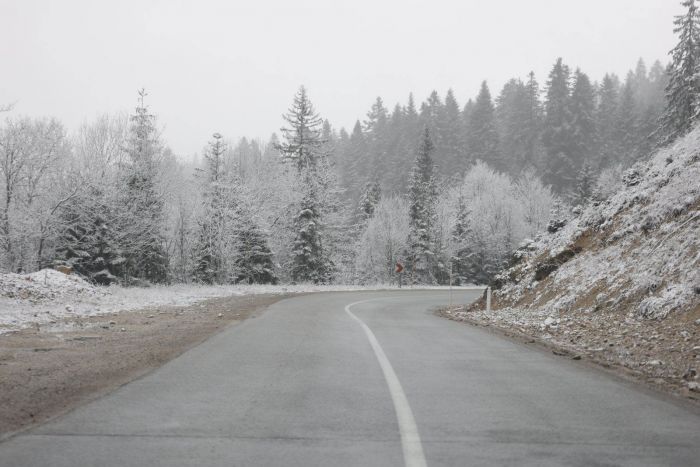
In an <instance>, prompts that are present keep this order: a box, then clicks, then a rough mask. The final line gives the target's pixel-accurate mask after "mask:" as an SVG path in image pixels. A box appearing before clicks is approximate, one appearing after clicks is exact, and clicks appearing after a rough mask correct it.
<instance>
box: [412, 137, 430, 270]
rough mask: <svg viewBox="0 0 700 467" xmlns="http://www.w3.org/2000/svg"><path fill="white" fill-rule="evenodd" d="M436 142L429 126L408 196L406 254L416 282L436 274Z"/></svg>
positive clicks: (417, 156) (417, 159) (420, 147)
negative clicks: (434, 158) (434, 151)
mask: <svg viewBox="0 0 700 467" xmlns="http://www.w3.org/2000/svg"><path fill="white" fill-rule="evenodd" d="M433 148H434V146H433V142H432V140H431V139H430V130H429V129H428V128H427V127H426V128H425V130H424V132H423V138H422V140H421V143H420V146H419V147H418V152H417V154H416V161H415V165H414V167H413V170H412V172H411V180H410V188H409V192H408V199H409V234H408V248H409V251H408V253H407V257H408V261H409V271H410V275H411V278H412V281H413V282H414V283H432V282H434V280H435V279H434V275H433V271H432V269H433V268H434V267H435V264H434V258H433V256H434V251H433V247H434V242H433V233H432V229H433V224H434V222H435V216H436V214H435V201H436V197H437V187H436V183H435V177H434V174H433V171H434V167H433V159H432V157H431V153H432V152H433Z"/></svg>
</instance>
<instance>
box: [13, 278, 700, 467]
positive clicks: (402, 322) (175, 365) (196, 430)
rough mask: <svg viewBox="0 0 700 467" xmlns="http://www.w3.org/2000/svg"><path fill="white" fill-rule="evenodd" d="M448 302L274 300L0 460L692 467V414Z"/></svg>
mask: <svg viewBox="0 0 700 467" xmlns="http://www.w3.org/2000/svg"><path fill="white" fill-rule="evenodd" d="M476 294H477V293H476V292H461V301H471V300H473V299H474V298H475V297H476ZM447 298H448V297H447V294H446V293H445V292H435V291H422V292H421V291H406V292H372V293H327V294H314V295H306V296H301V297H296V298H292V299H288V300H284V301H281V302H278V303H276V304H275V305H273V306H271V307H270V308H269V309H268V311H266V312H265V313H263V314H262V315H261V316H259V317H257V318H254V319H251V320H248V321H246V322H244V323H242V324H240V325H237V326H234V327H231V328H229V329H227V330H225V331H224V332H222V333H220V334H217V335H216V336H214V337H213V338H211V339H209V340H208V341H206V342H205V343H203V344H202V345H200V346H198V347H196V348H194V349H192V350H190V351H188V352H186V353H185V354H183V355H182V356H180V357H178V358H177V359H175V360H173V361H171V362H169V363H168V364H166V365H165V366H163V367H161V368H160V369H158V370H157V371H155V372H153V373H151V374H150V375H148V376H146V377H144V378H141V379H139V380H137V381H134V382H132V383H130V384H127V385H125V386H123V387H121V388H120V389H118V390H116V391H115V392H113V393H112V394H110V395H108V396H106V397H103V398H101V399H99V400H96V401H94V402H92V403H90V404H88V405H86V406H83V407H81V408H79V409H77V410H75V411H73V412H71V413H69V414H67V415H65V416H63V417H60V418H58V419H56V420H54V421H52V422H50V423H48V424H46V425H43V426H41V427H39V428H37V429H34V430H32V431H30V432H27V433H24V434H21V435H19V436H16V437H14V438H12V439H10V440H8V441H6V442H4V443H2V444H0V465H2V466H52V467H61V466H66V467H78V466H138V467H142V466H149V467H151V466H153V467H155V466H226V467H230V466H305V467H307V466H332V467H341V466H422V465H428V466H438V465H449V466H472V465H513V466H516V465H517V466H524V465H532V466H547V465H574V466H590V465H605V466H608V465H629V466H643V465H669V466H692V465H700V415H699V414H698V411H696V410H693V409H689V408H687V407H684V406H681V405H677V404H676V403H675V402H673V401H671V400H669V399H667V398H664V397H660V396H657V395H655V394H652V393H650V392H648V391H646V390H644V389H641V388H638V387H636V386H634V385H632V384H630V383H626V382H621V381H619V380H617V379H616V378H613V377H611V376H609V375H607V374H604V373H601V372H599V371H597V370H594V369H590V368H588V367H587V366H586V365H584V364H582V363H581V362H574V361H571V360H567V359H564V358H561V357H556V356H554V355H551V354H548V353H546V352H543V351H538V350H536V349H531V348H530V347H528V346H526V345H523V344H518V343H515V342H511V341H509V340H507V339H504V338H501V337H498V336H494V335H492V334H489V333H487V332H485V331H483V330H481V329H478V328H472V327H470V326H466V325H462V324H458V323H454V322H451V321H448V320H445V319H442V318H438V317H436V316H434V315H433V314H432V312H431V311H430V309H431V308H433V307H435V306H437V305H440V304H444V303H446V301H447ZM356 302H360V303H356ZM353 303H354V304H353ZM351 304H353V305H351ZM348 305H350V306H348Z"/></svg>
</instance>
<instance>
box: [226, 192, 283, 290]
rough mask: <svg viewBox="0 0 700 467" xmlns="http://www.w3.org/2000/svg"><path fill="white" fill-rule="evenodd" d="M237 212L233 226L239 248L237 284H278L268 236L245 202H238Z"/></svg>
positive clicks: (235, 264)
mask: <svg viewBox="0 0 700 467" xmlns="http://www.w3.org/2000/svg"><path fill="white" fill-rule="evenodd" d="M236 211H237V212H236V219H237V222H236V223H235V225H234V226H233V235H234V237H235V244H236V247H237V251H236V256H235V259H234V271H235V282H237V283H244V284H276V283H277V281H278V279H277V275H276V274H275V265H274V263H273V261H272V256H273V253H272V251H271V250H270V247H269V245H268V242H267V234H266V233H265V232H264V231H263V230H262V229H261V228H260V226H259V225H258V223H257V222H256V221H255V219H254V218H253V215H252V213H251V212H250V209H249V208H248V207H247V206H245V205H244V202H243V200H241V199H239V200H238V206H237V208H236Z"/></svg>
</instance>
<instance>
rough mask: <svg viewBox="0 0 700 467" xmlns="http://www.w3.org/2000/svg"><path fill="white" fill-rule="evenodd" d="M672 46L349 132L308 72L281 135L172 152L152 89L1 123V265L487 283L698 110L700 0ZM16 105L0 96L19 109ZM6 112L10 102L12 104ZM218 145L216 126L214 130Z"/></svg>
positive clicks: (686, 127)
mask: <svg viewBox="0 0 700 467" xmlns="http://www.w3.org/2000/svg"><path fill="white" fill-rule="evenodd" d="M682 5H683V6H684V8H685V13H684V14H683V15H681V16H678V17H677V18H676V19H675V21H674V25H675V28H674V30H675V32H676V34H677V35H678V44H677V45H676V47H674V49H673V50H672V51H671V59H672V60H671V63H670V64H669V65H668V66H667V67H663V66H662V65H661V64H660V63H659V62H656V63H654V64H653V65H652V66H651V68H650V69H649V70H648V69H647V67H646V65H645V63H644V62H643V61H642V60H639V61H638V63H637V65H636V67H635V69H634V70H632V71H630V72H629V73H628V74H627V75H626V77H625V78H624V80H621V79H620V78H619V77H617V76H615V75H614V74H607V75H605V76H603V77H602V79H601V80H600V81H599V82H592V81H591V79H590V78H589V76H588V75H586V74H585V73H584V72H583V71H581V70H579V69H576V70H574V71H573V72H572V70H571V69H570V68H569V67H568V66H567V65H566V64H565V63H564V61H563V60H562V59H557V60H556V62H555V63H554V65H553V67H552V70H551V72H550V73H549V76H548V79H547V80H546V82H545V84H544V86H541V85H540V84H539V83H538V82H537V80H536V77H535V76H534V74H533V73H529V74H528V75H527V77H526V78H525V79H524V80H521V79H512V80H510V81H508V82H507V83H506V84H505V85H504V87H503V89H502V90H501V91H500V93H499V95H498V96H497V97H496V98H495V99H494V98H492V96H491V93H490V90H489V88H488V85H487V83H486V82H484V83H482V85H481V88H480V90H479V92H478V95H477V96H476V98H474V99H470V100H468V101H467V102H466V104H465V105H464V106H463V107H462V106H460V104H459V103H458V101H457V99H456V97H455V96H454V94H453V92H452V91H448V92H447V94H446V95H445V97H444V99H443V98H441V97H440V96H439V95H438V93H437V92H432V93H431V94H430V96H428V98H427V100H426V101H424V102H422V103H421V104H420V105H417V104H416V102H415V101H414V98H413V96H412V95H409V98H408V101H407V103H406V104H405V105H399V104H397V105H396V106H394V107H393V109H392V110H388V109H387V108H386V107H385V105H384V103H383V101H382V100H381V98H377V100H376V101H375V102H374V104H373V105H372V106H371V108H370V110H369V112H368V114H367V118H366V119H365V120H364V121H362V122H360V121H358V122H357V123H356V124H355V125H354V127H353V129H352V131H351V132H349V133H348V132H347V131H345V130H344V129H340V130H339V131H336V130H335V129H334V128H333V127H332V126H331V124H330V123H329V122H328V121H326V120H323V119H322V118H321V117H320V115H319V114H318V113H317V112H316V110H315V109H314V106H313V104H312V103H311V99H310V98H309V96H308V93H307V90H306V89H305V88H304V87H301V88H300V89H299V91H298V92H297V93H296V95H295V96H294V99H293V101H292V105H291V107H290V108H289V110H288V111H287V112H286V113H285V114H284V120H285V126H284V128H282V130H281V138H278V137H277V136H276V135H275V134H273V135H272V137H271V138H270V140H269V141H261V140H248V139H246V138H242V139H240V140H238V141H231V140H229V139H227V138H225V137H224V136H223V135H221V134H219V133H214V134H213V135H212V137H211V139H210V141H209V142H208V143H206V146H205V147H204V149H203V150H202V152H201V154H200V155H199V156H197V157H194V158H192V159H191V160H186V159H185V158H182V157H176V156H175V155H173V154H172V151H170V150H169V149H168V148H167V146H166V144H165V142H164V141H162V138H161V135H160V131H159V126H158V121H157V118H156V116H155V114H153V113H152V112H151V111H150V109H149V108H148V105H147V103H146V96H147V95H146V93H145V91H143V90H142V91H140V92H139V94H138V100H137V105H136V107H135V108H134V110H133V111H132V112H131V113H130V114H129V115H113V116H103V117H100V118H98V119H96V120H94V121H93V122H90V123H86V124H84V125H83V126H82V127H80V128H79V129H78V130H77V131H76V132H75V133H73V134H70V135H69V134H68V133H67V132H66V130H65V129H64V127H63V126H62V125H61V123H60V122H58V121H57V120H55V119H51V118H38V119H36V118H26V117H25V118H23V117H13V116H8V118H6V120H5V121H4V123H3V124H2V126H0V195H1V196H0V271H2V272H19V271H32V270H36V269H40V268H44V267H52V266H57V265H64V266H70V267H72V268H73V269H74V270H75V271H76V272H77V273H78V274H80V275H82V276H84V277H86V278H87V279H89V280H90V281H93V282H95V283H99V284H111V283H115V282H119V283H122V284H127V285H129V284H136V285H138V284H151V283H168V282H173V281H176V282H200V283H210V284H234V283H276V282H285V283H288V282H313V283H329V282H348V283H349V282H353V283H386V282H391V281H394V280H395V279H396V276H395V274H394V272H393V270H394V267H395V263H396V262H401V263H403V264H404V265H405V267H406V272H405V274H406V277H407V279H408V281H409V282H413V283H448V282H450V281H452V282H455V283H486V282H488V281H489V280H490V279H491V278H492V277H493V276H494V275H495V274H496V273H497V272H498V270H499V269H500V268H502V267H503V265H504V264H505V263H506V262H507V261H508V259H509V257H510V255H511V254H512V252H513V251H514V250H515V249H516V248H517V247H518V245H520V244H521V243H522V242H524V241H525V242H527V239H528V238H533V237H535V236H537V235H539V234H540V233H541V232H543V231H544V230H545V228H546V227H547V226H549V227H550V228H558V226H560V225H561V223H562V222H563V221H562V219H563V218H565V217H566V216H567V215H568V214H567V213H568V212H569V211H570V206H571V205H576V204H582V203H586V202H588V201H589V200H590V199H592V198H593V199H594V200H601V199H604V198H605V197H606V196H609V195H610V194H611V193H613V192H614V191H615V189H616V186H617V184H618V183H619V181H620V179H621V177H622V172H623V170H624V169H625V168H627V167H629V166H631V165H632V164H634V163H635V162H636V161H638V160H640V159H643V158H644V157H646V156H647V155H648V154H649V153H650V152H652V151H653V150H654V149H655V148H657V147H659V146H661V145H666V144H671V143H673V141H675V140H676V139H677V138H679V137H680V136H682V135H684V134H686V133H687V132H688V131H690V129H691V128H692V127H693V126H694V124H695V123H696V121H697V120H698V117H699V116H700V78H698V77H699V76H700V26H699V25H700V15H699V14H698V10H697V6H696V2H695V0H684V1H683V2H682ZM11 110H12V109H11V108H10V107H3V108H0V112H7V111H11ZM8 115H10V114H8ZM203 143H204V142H203Z"/></svg>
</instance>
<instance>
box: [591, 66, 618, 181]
mask: <svg viewBox="0 0 700 467" xmlns="http://www.w3.org/2000/svg"><path fill="white" fill-rule="evenodd" d="M619 88H620V83H619V80H618V78H617V76H615V75H610V74H606V75H605V77H604V78H603V82H602V84H601V85H600V89H599V90H598V108H597V110H596V127H597V134H598V160H597V161H596V165H597V169H598V170H602V169H605V168H607V167H611V166H613V165H614V164H615V162H616V160H617V158H618V157H619V152H620V145H619V141H618V139H617V136H618V135H617V132H616V125H617V109H618V105H619V103H618V100H619Z"/></svg>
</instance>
